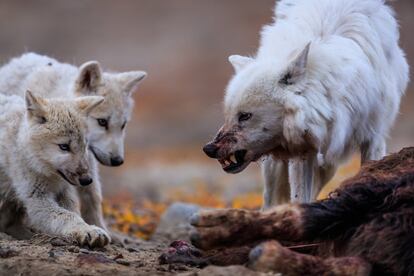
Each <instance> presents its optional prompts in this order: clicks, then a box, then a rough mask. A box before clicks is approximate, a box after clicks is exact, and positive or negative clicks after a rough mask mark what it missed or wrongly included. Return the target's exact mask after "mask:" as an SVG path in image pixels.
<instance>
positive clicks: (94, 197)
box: [78, 179, 107, 230]
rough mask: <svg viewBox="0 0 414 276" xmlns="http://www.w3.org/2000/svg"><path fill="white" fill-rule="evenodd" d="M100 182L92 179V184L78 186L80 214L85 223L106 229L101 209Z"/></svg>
mask: <svg viewBox="0 0 414 276" xmlns="http://www.w3.org/2000/svg"><path fill="white" fill-rule="evenodd" d="M100 186H101V183H100V182H99V181H98V180H96V179H95V180H94V183H93V184H92V185H89V186H86V187H78V194H79V199H80V204H81V215H82V218H83V219H84V220H85V222H86V223H88V224H90V225H96V226H98V227H100V228H102V229H105V230H106V229H107V227H106V224H105V220H104V218H103V211H102V194H101V187H100Z"/></svg>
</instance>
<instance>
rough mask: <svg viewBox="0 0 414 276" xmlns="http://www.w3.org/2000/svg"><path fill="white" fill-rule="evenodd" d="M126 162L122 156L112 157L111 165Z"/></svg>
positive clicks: (115, 165)
mask: <svg viewBox="0 0 414 276" xmlns="http://www.w3.org/2000/svg"><path fill="white" fill-rule="evenodd" d="M122 164H124V159H123V158H122V157H121V156H115V157H111V166H113V167H118V166H121V165H122Z"/></svg>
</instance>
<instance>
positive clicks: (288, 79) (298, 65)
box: [279, 43, 311, 85]
mask: <svg viewBox="0 0 414 276" xmlns="http://www.w3.org/2000/svg"><path fill="white" fill-rule="evenodd" d="M310 46H311V43H308V44H307V45H306V47H305V49H303V50H302V52H300V54H299V55H298V56H297V57H296V58H295V59H294V60H293V62H292V63H291V65H290V66H289V67H288V70H287V72H286V73H285V74H284V75H283V77H282V78H281V79H280V81H279V83H281V84H284V85H292V84H294V83H296V82H297V81H298V80H299V79H300V78H301V77H302V76H304V75H305V73H306V66H307V65H308V56H309V50H310Z"/></svg>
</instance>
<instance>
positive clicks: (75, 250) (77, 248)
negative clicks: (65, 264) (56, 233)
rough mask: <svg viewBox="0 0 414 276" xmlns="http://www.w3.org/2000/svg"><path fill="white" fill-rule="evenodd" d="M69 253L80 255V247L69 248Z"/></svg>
mask: <svg viewBox="0 0 414 276" xmlns="http://www.w3.org/2000/svg"><path fill="white" fill-rule="evenodd" d="M68 251H69V252H73V253H79V251H80V250H79V247H77V246H71V247H69V248H68Z"/></svg>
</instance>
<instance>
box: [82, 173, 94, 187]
mask: <svg viewBox="0 0 414 276" xmlns="http://www.w3.org/2000/svg"><path fill="white" fill-rule="evenodd" d="M92 182H93V179H92V178H91V177H90V176H89V175H84V176H81V177H79V184H80V185H81V186H88V185H90V184H92Z"/></svg>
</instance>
